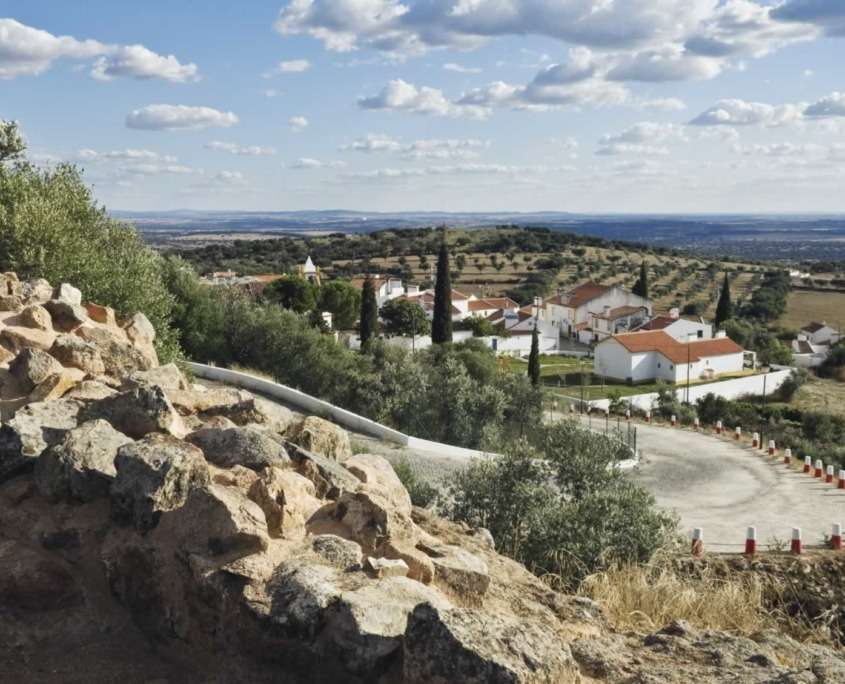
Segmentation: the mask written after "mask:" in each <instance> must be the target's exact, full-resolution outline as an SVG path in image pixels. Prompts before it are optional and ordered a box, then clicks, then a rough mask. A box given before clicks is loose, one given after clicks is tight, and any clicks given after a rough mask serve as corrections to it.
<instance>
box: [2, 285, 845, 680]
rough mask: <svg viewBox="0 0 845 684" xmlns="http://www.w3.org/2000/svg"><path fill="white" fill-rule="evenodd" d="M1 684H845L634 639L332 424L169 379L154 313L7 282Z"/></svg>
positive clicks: (680, 640)
mask: <svg viewBox="0 0 845 684" xmlns="http://www.w3.org/2000/svg"><path fill="white" fill-rule="evenodd" d="M0 310H1V311H0V362H2V363H0V411H2V418H3V424H2V428H0V681H3V682H121V683H122V684H128V683H130V682H265V681H266V682H380V683H383V684H387V683H392V682H413V683H423V682H425V683H429V682H433V683H438V682H440V683H445V682H462V683H481V682H544V683H546V682H548V683H551V682H594V681H608V682H689V681H693V680H697V681H702V682H707V681H731V682H784V683H786V682H845V660H843V658H842V656H841V654H840V653H839V652H838V651H832V650H828V649H824V648H821V647H818V646H805V645H799V644H798V643H796V642H794V641H792V640H791V639H788V638H786V637H784V636H782V635H779V634H777V633H770V634H769V633H767V634H761V635H758V636H756V637H755V638H754V639H748V638H741V637H736V636H730V635H727V634H724V633H715V632H700V631H696V630H694V629H692V628H691V627H689V626H688V625H685V624H683V623H675V624H672V625H669V626H667V627H666V628H664V629H662V630H660V631H659V632H657V633H655V634H651V635H642V634H635V633H624V634H622V633H617V632H615V631H614V630H613V629H612V627H611V626H609V625H608V624H607V621H606V620H605V618H604V617H603V615H602V612H601V610H600V608H599V607H598V606H597V605H596V604H595V603H593V602H592V601H589V600H587V599H583V598H576V597H569V596H564V595H561V594H559V593H556V592H554V591H551V590H550V589H549V588H548V587H547V586H546V585H545V584H544V583H543V582H541V581H540V580H538V579H537V578H536V577H534V576H533V575H531V574H530V573H528V572H527V571H526V570H525V568H523V567H522V566H520V565H519V564H517V563H515V562H513V561H511V560H509V559H507V558H505V557H503V556H501V555H499V554H497V553H496V551H495V549H494V548H493V542H492V539H491V538H490V535H489V534H488V533H487V532H486V531H485V530H483V529H470V528H468V527H466V526H460V525H456V524H453V523H450V522H447V521H444V520H442V519H440V518H438V517H436V516H434V515H433V514H431V513H429V512H427V511H424V510H421V509H417V508H414V507H412V505H411V502H410V499H409V497H408V494H407V492H406V491H405V489H404V488H403V487H402V484H401V483H400V482H399V480H398V478H397V477H396V475H395V474H394V472H393V470H392V468H391V467H390V465H389V464H388V463H387V462H386V461H385V460H384V459H383V458H381V457H379V456H376V455H371V454H353V453H352V449H351V448H350V443H349V438H348V435H347V434H346V433H345V432H344V431H343V430H341V429H339V428H338V427H337V426H335V425H333V424H331V423H328V422H326V421H324V420H322V419H320V418H318V417H314V416H311V417H296V416H294V415H293V414H292V413H291V412H289V411H287V410H286V409H284V408H281V407H279V406H277V405H274V404H272V403H269V402H266V401H264V400H262V399H260V398H256V397H253V396H252V395H250V394H249V393H246V392H243V391H239V390H235V389H228V388H222V389H221V388H208V387H202V386H200V385H197V384H193V383H191V382H190V381H189V380H188V379H187V378H186V377H185V376H184V375H183V373H182V372H180V370H179V369H178V368H177V367H175V366H173V365H166V366H159V364H158V360H157V358H156V353H155V348H154V340H155V331H154V330H153V327H152V326H151V325H150V323H149V321H148V320H147V319H146V317H145V316H144V315H143V314H136V315H135V316H133V317H132V318H130V319H128V320H124V321H118V320H117V318H116V316H115V313H114V312H113V311H111V310H110V309H108V308H107V307H102V306H98V305H95V304H91V303H86V304H83V301H82V295H81V293H80V292H79V291H78V290H76V289H75V288H73V287H71V286H69V285H66V284H63V285H60V286H59V287H56V288H53V287H51V286H50V284H49V283H47V282H46V281H43V280H37V281H32V282H25V283H21V282H19V281H18V279H17V277H16V276H15V275H14V274H5V275H4V276H0Z"/></svg>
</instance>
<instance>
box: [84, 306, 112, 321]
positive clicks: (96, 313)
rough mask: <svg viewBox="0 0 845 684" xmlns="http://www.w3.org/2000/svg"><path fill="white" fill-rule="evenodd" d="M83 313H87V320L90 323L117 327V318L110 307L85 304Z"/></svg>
mask: <svg viewBox="0 0 845 684" xmlns="http://www.w3.org/2000/svg"><path fill="white" fill-rule="evenodd" d="M85 311H87V312H88V318H90V319H91V320H92V321H97V323H102V324H103V325H111V326H115V325H117V317H116V316H115V313H114V309H112V308H111V307H108V306H100V305H99V304H94V303H93V302H87V303H86V304H85Z"/></svg>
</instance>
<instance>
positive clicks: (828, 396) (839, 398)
mask: <svg viewBox="0 0 845 684" xmlns="http://www.w3.org/2000/svg"><path fill="white" fill-rule="evenodd" d="M791 403H792V405H793V406H795V408H797V409H799V410H802V411H818V412H821V413H830V414H832V415H836V416H840V417H842V418H845V383H841V382H837V381H835V380H825V379H822V378H815V377H814V378H812V379H811V380H810V381H809V382H807V383H806V384H804V385H803V386H802V387H801V389H799V390H798V393H797V394H796V395H795V397H794V398H793V399H792V402H791Z"/></svg>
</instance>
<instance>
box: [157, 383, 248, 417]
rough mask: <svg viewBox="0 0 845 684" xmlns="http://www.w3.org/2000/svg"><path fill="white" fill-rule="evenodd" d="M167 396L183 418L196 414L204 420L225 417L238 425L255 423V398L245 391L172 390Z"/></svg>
mask: <svg viewBox="0 0 845 684" xmlns="http://www.w3.org/2000/svg"><path fill="white" fill-rule="evenodd" d="M167 394H168V396H169V397H170V401H172V402H173V405H174V406H175V407H176V409H177V410H178V411H179V413H181V414H182V415H183V416H186V415H191V414H196V415H198V416H200V417H201V418H202V419H204V420H207V419H209V418H213V417H215V416H224V417H226V418H229V419H230V420H232V421H234V422H235V423H237V424H238V425H244V424H246V423H253V422H255V421H254V420H253V418H254V416H255V397H253V396H252V395H251V394H250V393H249V392H246V391H244V390H238V389H234V388H231V387H215V388H213V389H208V390H196V389H188V390H170V391H168V393H167Z"/></svg>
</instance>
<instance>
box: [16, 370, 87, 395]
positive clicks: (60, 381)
mask: <svg viewBox="0 0 845 684" xmlns="http://www.w3.org/2000/svg"><path fill="white" fill-rule="evenodd" d="M84 377H85V373H83V372H82V371H81V370H79V369H78V368H62V369H61V371H59V372H58V373H54V374H53V375H51V376H50V377H48V378H47V379H46V380H44V381H43V382H42V383H41V384H40V385H38V387H36V388H35V389H33V390H32V392H30V393H29V396H28V397H27V399H28V401H51V400H53V399H61V398H62V397H63V396H64V395H65V394H67V393H68V392H69V391H70V390H71V389H73V388H74V387H76V385H77V384H78V383H79V382H80V381H81V380H82V378H84Z"/></svg>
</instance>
